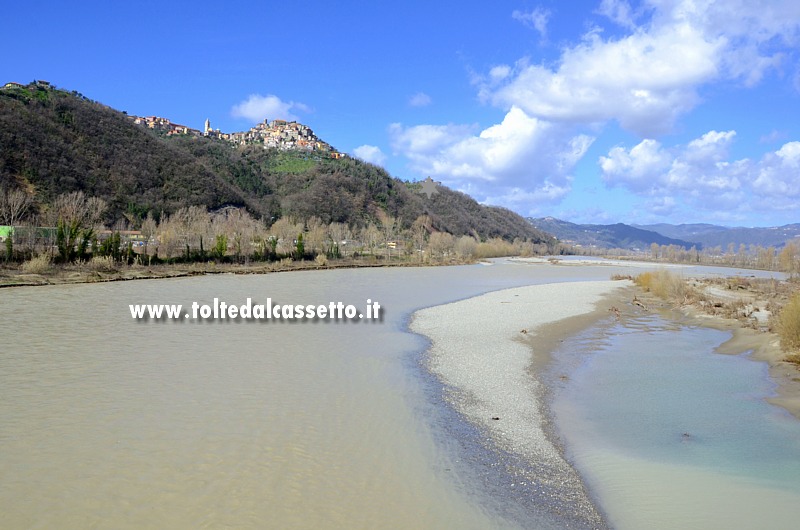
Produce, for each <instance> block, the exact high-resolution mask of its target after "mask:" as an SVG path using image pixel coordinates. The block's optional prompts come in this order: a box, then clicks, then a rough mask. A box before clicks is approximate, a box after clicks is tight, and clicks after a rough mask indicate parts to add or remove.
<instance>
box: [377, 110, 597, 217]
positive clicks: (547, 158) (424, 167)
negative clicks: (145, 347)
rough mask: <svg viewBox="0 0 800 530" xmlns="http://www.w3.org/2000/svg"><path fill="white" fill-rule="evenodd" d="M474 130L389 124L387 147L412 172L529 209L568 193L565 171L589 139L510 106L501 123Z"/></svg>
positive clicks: (568, 179)
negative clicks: (389, 143)
mask: <svg viewBox="0 0 800 530" xmlns="http://www.w3.org/2000/svg"><path fill="white" fill-rule="evenodd" d="M475 132H476V131H475V127H474V126H465V125H452V124H451V125H439V126H437V125H417V126H412V127H405V126H403V125H401V124H398V123H396V124H393V125H392V126H391V127H390V129H389V134H390V137H391V141H392V147H393V149H394V150H395V151H396V152H398V153H401V154H403V155H404V156H405V157H407V158H408V159H409V160H410V162H411V167H412V169H413V170H415V171H417V172H418V173H419V174H421V175H429V176H431V177H433V178H435V179H437V180H441V181H442V182H443V183H444V184H446V185H448V186H451V187H454V188H456V189H459V190H461V191H465V192H467V193H470V194H471V195H473V196H475V197H476V198H478V199H479V200H482V201H484V202H491V203H493V204H498V203H499V204H501V205H504V206H509V207H512V208H517V209H519V208H526V207H527V208H530V205H529V203H530V202H531V201H539V200H541V201H548V202H556V201H558V200H560V199H561V198H562V197H563V196H564V195H565V194H566V193H568V192H569V190H570V189H571V181H572V176H571V172H572V170H573V169H574V167H575V164H576V163H577V162H578V161H579V160H580V159H581V157H583V155H584V154H585V152H586V150H587V149H588V148H589V146H590V145H591V143H592V141H593V138H591V137H588V136H585V135H571V134H570V132H569V131H568V130H567V128H564V127H561V126H558V125H555V124H552V123H549V122H546V121H543V120H539V119H537V118H532V117H530V116H528V115H527V114H526V113H525V112H524V111H523V110H522V109H520V108H517V107H512V108H511V110H510V111H509V112H508V113H507V114H506V116H505V118H504V120H503V121H502V123H499V124H497V125H493V126H491V127H489V128H487V129H484V130H482V131H480V132H479V133H478V134H475Z"/></svg>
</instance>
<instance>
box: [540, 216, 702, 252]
mask: <svg viewBox="0 0 800 530" xmlns="http://www.w3.org/2000/svg"><path fill="white" fill-rule="evenodd" d="M528 220H529V221H530V223H531V224H532V225H533V226H535V227H536V228H538V229H539V230H542V231H544V232H548V233H550V234H553V235H554V236H556V237H557V238H558V239H559V240H560V241H562V242H564V243H570V244H573V245H581V246H585V247H597V248H624V249H628V250H647V249H648V248H649V247H650V245H651V244H653V243H657V244H658V245H678V246H679V247H683V248H686V249H689V248H691V247H692V246H699V245H696V244H695V243H692V242H689V241H684V240H681V239H674V238H671V237H667V236H665V235H662V234H659V233H657V232H654V231H651V230H644V229H641V228H636V227H633V226H630V225H626V224H623V223H617V224H611V225H591V224H576V223H570V222H568V221H562V220H560V219H556V218H554V217H542V218H538V219H534V218H530V219H528Z"/></svg>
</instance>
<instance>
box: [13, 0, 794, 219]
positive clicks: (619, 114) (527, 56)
mask: <svg viewBox="0 0 800 530" xmlns="http://www.w3.org/2000/svg"><path fill="white" fill-rule="evenodd" d="M0 28H1V29H2V34H3V37H4V50H3V53H2V54H0V83H4V82H9V81H15V82H21V83H27V82H29V81H31V80H33V79H44V80H47V81H50V82H51V83H53V84H55V85H56V86H58V87H61V88H65V89H67V90H77V91H78V92H80V93H82V94H84V95H85V96H87V97H89V98H91V99H94V100H97V101H100V102H102V103H104V104H106V105H109V106H111V107H113V108H115V109H118V110H124V111H127V112H128V113H129V114H135V115H141V116H150V115H157V116H162V117H166V118H169V119H170V120H172V121H173V122H176V123H180V124H183V125H187V126H190V127H193V128H196V129H202V127H203V122H204V121H205V120H206V118H208V119H210V120H211V125H212V127H214V128H219V129H221V130H222V131H224V132H234V131H242V130H247V129H249V128H250V127H251V126H253V125H254V124H255V123H257V122H259V121H263V120H264V119H269V120H273V119H289V120H297V121H300V122H301V123H304V124H306V125H308V126H310V127H311V128H312V129H313V130H314V132H315V133H316V134H317V136H319V137H320V138H321V139H323V140H324V141H326V142H328V143H330V144H331V145H333V146H334V147H335V148H336V149H338V150H339V151H342V152H346V153H349V154H351V155H352V156H356V157H359V158H362V159H364V160H366V161H368V162H372V163H374V164H378V165H380V166H382V167H384V168H385V169H386V170H387V171H388V172H389V173H390V174H392V175H393V176H395V177H398V178H401V179H403V180H409V181H419V180H423V179H425V178H426V177H429V176H430V177H431V178H433V179H434V180H436V181H438V182H441V183H442V184H444V185H446V186H448V187H450V188H453V189H456V190H460V191H463V192H465V193H468V194H469V195H471V196H473V197H474V198H475V199H477V200H478V201H480V202H482V203H486V204H492V205H499V206H505V207H507V208H510V209H511V210H514V211H516V212H518V213H520V214H521V215H523V216H532V217H545V216H553V217H558V218H561V219H565V220H568V221H572V222H579V223H617V222H623V223H638V224H648V223H660V222H667V223H675V224H679V223H701V222H702V223H714V224H721V225H729V226H776V225H782V224H787V223H795V222H800V48H799V46H800V2H796V1H792V0H785V1H779V0H772V1H761V0H750V1H747V0H718V1H716V2H715V1H710V0H644V1H641V2H635V1H627V0H594V1H587V0H574V1H570V2H563V1H556V0H550V1H539V2H536V1H522V0H521V1H513V0H496V1H492V2H490V1H486V0H480V1H473V0H460V1H457V2H456V1H453V2H451V1H436V2H431V1H429V0H428V1H418V0H407V1H404V2H392V3H389V2H375V1H355V0H341V1H337V2H320V1H316V0H306V1H303V2H287V1H284V2H276V1H258V0H250V1H248V2H239V1H227V2H220V1H218V0H217V1H214V2H210V1H205V0H195V1H192V2H184V1H172V2H163V1H161V2H150V1H137V2H94V1H82V2H69V1H67V2H64V1H50V0H43V1H40V2H36V3H33V4H31V3H25V2H13V3H10V4H9V5H7V6H4V8H3V14H2V18H0Z"/></svg>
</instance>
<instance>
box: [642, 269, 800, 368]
mask: <svg viewBox="0 0 800 530" xmlns="http://www.w3.org/2000/svg"><path fill="white" fill-rule="evenodd" d="M631 279H632V280H633V281H634V283H635V284H636V286H637V287H639V288H640V289H641V291H642V292H643V293H646V294H649V295H652V296H654V297H657V298H658V299H661V300H663V301H666V302H667V303H668V304H670V305H671V306H673V307H682V308H692V309H695V310H697V311H699V312H700V313H702V314H706V315H710V316H716V317H721V318H726V319H734V320H738V321H739V322H740V324H741V325H743V326H745V327H749V328H752V329H755V330H758V331H762V332H771V333H775V334H776V335H777V336H778V337H779V339H780V344H781V348H782V349H783V351H784V352H785V354H786V357H785V360H786V361H788V362H792V363H795V364H798V365H800V280H798V278H796V277H790V278H789V279H788V280H776V279H773V278H744V277H740V276H735V277H728V278H684V277H682V276H679V275H677V274H675V273H673V272H670V271H667V270H659V271H655V272H644V273H642V274H639V275H638V276H636V277H633V278H631ZM640 303H641V302H640Z"/></svg>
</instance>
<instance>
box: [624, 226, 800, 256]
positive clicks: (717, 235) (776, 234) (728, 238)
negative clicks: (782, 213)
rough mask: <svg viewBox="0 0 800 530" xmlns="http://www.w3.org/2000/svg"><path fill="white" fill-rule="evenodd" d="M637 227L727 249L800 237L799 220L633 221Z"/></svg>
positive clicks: (775, 243) (782, 242)
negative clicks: (766, 223)
mask: <svg viewBox="0 0 800 530" xmlns="http://www.w3.org/2000/svg"><path fill="white" fill-rule="evenodd" d="M633 226H635V227H636V228H642V229H644V230H652V231H653V232H658V233H659V234H662V235H665V236H667V237H674V238H678V239H684V240H687V241H693V242H696V243H698V244H700V245H702V246H703V248H711V247H716V246H720V247H722V250H726V249H727V247H728V245H730V244H733V245H734V246H736V247H738V246H739V245H742V244H744V245H747V246H750V245H761V246H762V247H776V248H780V247H783V246H784V245H786V243H787V242H788V241H791V240H792V239H797V238H800V223H794V224H788V225H783V226H772V227H767V228H746V227H741V226H737V227H727V226H719V225H711V224H681V225H671V224H665V223H661V224H652V225H633Z"/></svg>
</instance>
